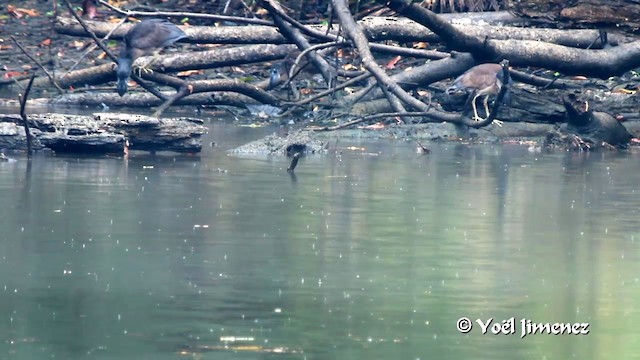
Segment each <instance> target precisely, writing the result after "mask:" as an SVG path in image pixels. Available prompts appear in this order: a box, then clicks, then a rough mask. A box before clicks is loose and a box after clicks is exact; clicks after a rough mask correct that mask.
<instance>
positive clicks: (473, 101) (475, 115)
mask: <svg viewBox="0 0 640 360" xmlns="http://www.w3.org/2000/svg"><path fill="white" fill-rule="evenodd" d="M478 96H480V95H478V94H476V96H474V97H473V100H471V107H473V120H475V121H481V120H483V119H482V118H481V117H480V116H479V115H478V108H477V107H476V99H477V98H478Z"/></svg>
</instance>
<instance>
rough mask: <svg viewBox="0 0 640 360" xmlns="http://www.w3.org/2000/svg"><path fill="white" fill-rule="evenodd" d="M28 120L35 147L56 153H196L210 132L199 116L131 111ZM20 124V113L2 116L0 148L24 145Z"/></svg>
mask: <svg viewBox="0 0 640 360" xmlns="http://www.w3.org/2000/svg"><path fill="white" fill-rule="evenodd" d="M28 120H29V128H30V130H31V133H32V135H33V138H34V139H33V140H34V141H33V145H34V149H35V150H42V149H51V150H53V151H56V152H73V153H76V152H82V153H117V154H122V153H124V151H125V149H127V148H128V149H130V150H146V151H175V152H188V153H197V152H200V150H201V149H202V142H201V136H202V135H203V134H205V133H206V132H207V130H206V127H205V126H203V125H202V121H201V120H197V119H190V118H172V119H158V118H153V117H149V116H143V115H131V114H111V113H96V114H93V115H92V116H83V115H68V114H38V115H31V116H29V117H28ZM21 124H22V120H21V119H20V117H18V116H15V115H2V116H0V148H7V149H24V148H25V146H26V139H25V136H24V129H22V128H21V126H22V125H21Z"/></svg>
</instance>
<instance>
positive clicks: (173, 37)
mask: <svg viewBox="0 0 640 360" xmlns="http://www.w3.org/2000/svg"><path fill="white" fill-rule="evenodd" d="M186 37H187V35H186V34H185V33H184V32H183V31H182V30H180V29H179V28H178V27H177V26H175V25H174V24H172V23H170V22H168V21H167V20H163V19H147V20H142V21H141V22H139V23H137V24H136V25H135V26H134V27H132V28H131V30H129V32H127V34H126V35H125V36H124V46H123V47H122V50H120V57H119V58H118V68H117V70H116V74H117V76H118V94H119V95H120V96H123V95H124V94H125V93H126V92H127V81H128V80H129V76H130V75H131V67H132V66H133V63H134V62H135V61H136V59H137V58H139V57H140V56H144V55H152V54H154V53H157V52H159V51H160V50H162V49H163V48H165V47H167V46H169V45H171V44H173V43H174V42H176V41H178V40H180V39H183V38H186ZM154 60H155V59H151V60H150V61H149V62H147V64H145V65H144V66H142V67H141V68H143V69H144V68H145V67H147V66H149V65H151V63H152V62H153V61H154Z"/></svg>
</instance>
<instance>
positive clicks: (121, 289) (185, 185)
mask: <svg viewBox="0 0 640 360" xmlns="http://www.w3.org/2000/svg"><path fill="white" fill-rule="evenodd" d="M271 131H272V130H269V129H252V128H238V127H232V126H226V125H215V126H212V127H211V132H210V134H209V135H208V139H207V143H209V142H211V141H214V142H215V143H216V146H215V147H206V148H205V149H204V151H203V153H202V154H201V155H199V156H188V155H165V154H160V155H156V156H151V155H149V154H145V153H138V154H132V155H131V156H129V157H128V159H122V158H115V157H81V158H78V157H65V156H50V155H38V156H36V157H35V158H34V159H33V160H32V162H31V165H28V162H27V161H26V160H24V159H23V158H18V161H16V162H8V163H7V162H5V163H0V191H1V194H2V206H1V207H0V358H2V359H5V358H6V359H48V358H49V359H51V358H58V359H79V358H82V359H180V358H185V359H191V358H196V359H264V358H282V359H411V360H415V359H455V360H459V359H491V360H500V359H505V360H507V359H508V360H512V359H572V358H576V359H582V360H584V359H632V358H640V351H639V350H640V348H639V345H637V344H638V341H637V339H638V338H639V337H640V328H639V327H638V326H637V324H638V323H639V322H640V226H639V225H638V215H639V209H640V197H639V195H640V194H639V192H640V186H639V184H640V182H639V180H638V174H640V161H639V160H640V159H639V156H638V155H637V154H634V153H605V154H578V153H565V152H556V153H534V152H530V151H528V150H527V148H526V147H522V146H489V145H486V146H483V145H474V146H467V145H460V144H434V145H430V147H431V148H432V153H431V154H429V155H419V154H416V152H415V145H414V144H411V143H407V142H402V141H395V142H392V141H388V142H387V141H377V142H367V141H347V140H340V142H339V143H337V148H338V153H336V151H335V148H334V146H335V145H336V144H332V145H331V148H330V150H331V151H330V152H329V153H328V154H326V155H323V156H317V157H308V158H303V159H301V161H300V163H299V165H298V168H297V169H296V176H295V177H293V176H290V175H289V174H287V172H286V171H285V169H286V168H287V166H288V162H287V160H286V159H284V158H266V157H233V156H229V155H227V154H226V152H225V150H226V149H229V148H231V147H234V146H238V145H240V144H242V143H244V142H246V141H250V140H253V139H257V138H260V137H262V136H263V135H265V134H268V133H270V132H271ZM462 317H467V318H469V319H470V320H471V321H472V324H473V329H472V330H471V331H470V332H469V333H461V332H460V331H458V330H457V328H456V323H457V321H458V319H460V318H462ZM511 318H513V322H514V323H515V328H514V329H513V331H514V334H507V335H504V334H500V335H493V334H491V333H489V334H482V332H481V326H480V324H479V322H477V321H476V320H477V319H480V320H482V321H484V322H486V321H488V319H493V323H502V321H503V320H505V321H507V323H508V320H509V319H511ZM523 319H524V321H532V322H535V323H547V322H548V323H556V322H561V323H571V324H573V323H588V324H589V328H588V330H589V333H588V334H583V335H573V334H561V335H549V334H536V335H529V336H526V337H524V338H521V330H522V329H521V326H520V325H521V323H520V321H522V320H523ZM506 330H508V329H505V331H506Z"/></svg>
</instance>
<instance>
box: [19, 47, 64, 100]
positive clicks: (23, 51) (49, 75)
mask: <svg viewBox="0 0 640 360" xmlns="http://www.w3.org/2000/svg"><path fill="white" fill-rule="evenodd" d="M9 37H10V38H11V40H13V43H14V44H16V46H17V47H18V49H20V51H22V53H23V54H25V55H26V56H27V57H28V58H29V59H30V60H31V61H33V62H34V63H35V64H36V65H38V67H39V68H40V69H42V71H43V72H44V74H45V75H47V77H48V78H49V80H50V81H51V83H52V84H53V86H55V87H56V89H58V91H59V92H60V93H62V92H64V91H63V90H62V88H61V87H60V85H58V83H57V82H56V79H55V78H54V77H53V76H51V74H50V73H49V72H48V71H47V69H46V68H45V67H44V66H43V65H42V64H41V63H40V62H39V61H38V60H37V59H36V58H34V57H33V56H31V54H29V53H28V52H27V50H25V49H24V48H23V47H22V45H20V43H19V42H18V40H16V38H14V37H13V35H9ZM31 82H33V80H31Z"/></svg>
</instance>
